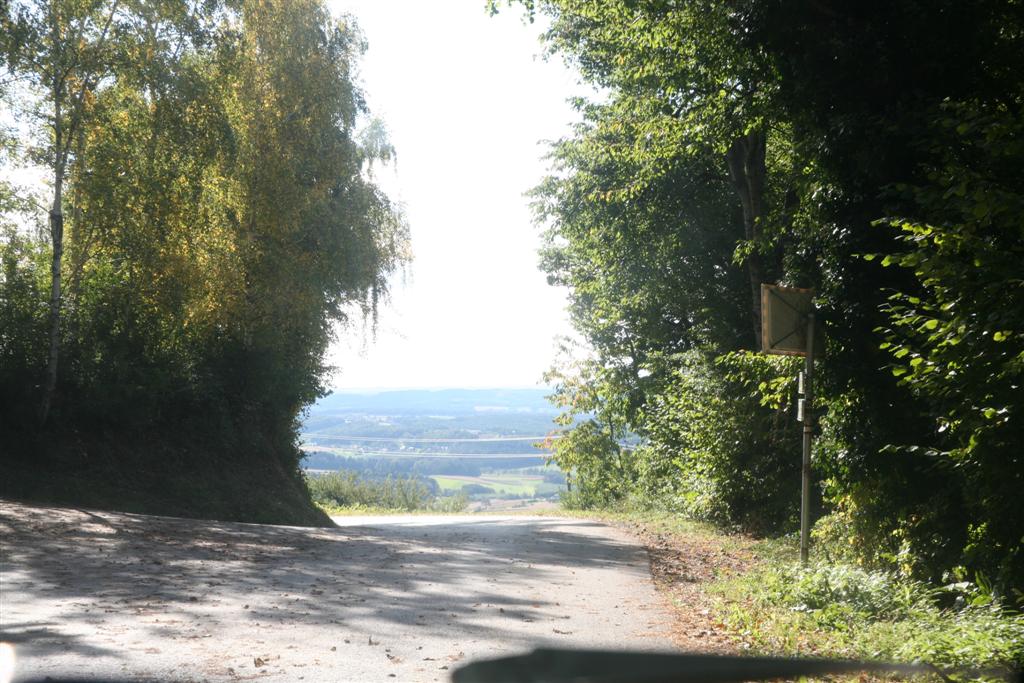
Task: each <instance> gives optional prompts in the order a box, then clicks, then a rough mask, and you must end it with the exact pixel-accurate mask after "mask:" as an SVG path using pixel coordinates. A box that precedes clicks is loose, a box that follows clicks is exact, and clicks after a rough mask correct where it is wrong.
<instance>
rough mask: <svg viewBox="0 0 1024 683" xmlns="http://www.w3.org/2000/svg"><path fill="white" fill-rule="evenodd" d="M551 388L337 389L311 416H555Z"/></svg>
mask: <svg viewBox="0 0 1024 683" xmlns="http://www.w3.org/2000/svg"><path fill="white" fill-rule="evenodd" d="M550 393H551V390H550V389H405V390H397V391H380V392H365V393H364V392H335V393H332V394H330V395H329V396H326V397H324V398H322V399H320V400H319V401H317V402H316V404H314V405H313V406H312V407H311V408H310V409H309V412H310V417H314V416H317V415H324V414H339V413H358V414H376V415H451V416H455V415H480V414H487V413H498V414H501V413H506V414H507V413H514V414H515V413H517V414H536V415H555V414H557V413H558V410H557V409H556V408H554V407H553V406H552V405H551V404H550V403H549V402H548V401H547V399H546V398H545V396H547V395H549V394H550Z"/></svg>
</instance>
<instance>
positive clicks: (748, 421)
mask: <svg viewBox="0 0 1024 683" xmlns="http://www.w3.org/2000/svg"><path fill="white" fill-rule="evenodd" d="M678 361H679V363H680V366H679V369H678V370H677V372H676V374H675V376H674V381H673V382H672V383H671V384H669V385H668V386H667V387H666V388H665V389H664V390H663V391H662V392H661V393H660V394H658V395H657V396H655V397H654V398H653V399H652V400H651V401H650V403H649V405H648V407H647V408H646V410H645V412H644V415H643V418H642V420H643V428H642V429H641V432H642V433H643V435H644V436H645V437H647V440H648V441H647V445H645V446H644V447H643V448H641V449H639V450H638V451H637V463H636V468H637V473H638V476H637V494H638V496H639V497H640V498H642V499H644V498H646V499H650V500H654V501H660V502H662V503H664V504H665V505H667V506H668V507H670V508H673V509H679V510H681V511H683V512H686V513H687V514H689V515H691V516H693V517H695V518H697V519H704V520H710V521H715V522H719V523H724V524H729V525H739V526H741V527H743V528H745V529H748V530H752V531H756V532H762V533H763V532H770V531H779V530H784V529H786V528H788V527H789V526H792V524H793V523H795V514H796V512H797V510H798V504H797V501H798V489H797V487H796V485H795V482H798V481H799V478H800V456H799V454H800V431H799V425H798V423H797V422H796V421H795V419H794V415H793V413H792V411H791V406H792V400H791V399H792V390H793V384H794V382H793V379H794V377H795V374H796V367H795V361H794V360H793V359H791V358H780V357H774V356H765V355H760V354H754V353H740V352H738V353H730V354H726V355H724V356H719V357H717V358H711V357H708V356H707V355H706V354H704V353H702V352H699V351H694V352H689V353H686V354H683V355H681V356H679V357H678Z"/></svg>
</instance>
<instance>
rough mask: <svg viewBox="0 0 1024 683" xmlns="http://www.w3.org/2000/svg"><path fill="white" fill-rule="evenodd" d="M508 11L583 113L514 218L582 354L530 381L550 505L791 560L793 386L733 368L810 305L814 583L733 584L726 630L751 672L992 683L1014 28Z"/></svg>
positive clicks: (1010, 648)
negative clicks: (675, 529) (929, 668)
mask: <svg viewBox="0 0 1024 683" xmlns="http://www.w3.org/2000/svg"><path fill="white" fill-rule="evenodd" d="M505 4H512V5H516V4H519V5H522V6H524V7H525V8H526V12H527V13H532V14H538V15H542V16H544V17H545V19H546V21H547V22H548V23H547V29H546V32H545V34H544V42H545V45H546V47H547V49H548V51H549V53H550V54H551V55H552V56H555V57H557V58H563V59H566V60H567V61H569V62H570V63H572V64H574V65H576V66H578V67H579V69H580V72H581V75H582V78H583V80H584V81H585V82H587V83H588V84H590V85H592V86H593V87H594V88H595V90H596V91H597V92H598V93H600V94H599V95H598V96H595V97H593V98H590V99H587V98H581V99H580V100H578V101H577V102H576V104H577V109H578V112H579V115H580V117H581V122H580V123H578V124H577V125H576V126H575V127H574V129H573V131H572V133H571V134H570V135H568V136H566V137H565V138H564V139H562V140H559V141H557V142H555V143H554V144H553V145H552V146H551V151H550V157H551V160H552V172H551V173H550V174H549V176H548V177H546V178H545V179H543V180H542V181H541V182H540V184H539V185H538V186H537V187H536V188H535V189H534V191H533V198H534V202H535V203H534V207H535V211H536V214H537V219H538V224H539V225H540V226H541V227H542V229H543V230H544V231H545V232H544V235H545V244H544V247H543V249H542V254H541V267H542V269H543V270H544V271H545V272H546V273H547V276H548V280H549V281H550V282H552V283H553V284H556V285H560V286H564V287H566V288H567V290H568V292H569V301H570V313H571V316H572V321H573V324H574V327H575V328H576V330H577V332H578V333H579V336H580V337H581V338H582V339H583V341H584V342H585V343H584V344H579V345H575V344H573V343H570V342H566V344H565V346H564V348H563V353H562V355H561V357H560V358H559V359H558V361H557V362H556V364H555V366H554V367H553V368H552V370H551V372H550V373H549V375H548V379H549V381H550V382H551V383H552V384H554V385H555V387H556V389H555V392H554V397H553V400H554V402H555V403H556V404H557V405H559V406H560V407H561V408H562V409H563V410H564V414H563V415H562V417H561V421H562V423H563V424H564V434H563V437H562V438H561V439H559V440H557V441H554V442H553V443H552V444H551V446H552V449H553V453H554V461H555V462H556V463H557V464H558V465H559V466H560V467H561V468H562V469H563V470H564V471H565V472H566V474H567V477H568V483H569V491H568V492H567V494H566V496H565V497H564V502H565V504H566V505H567V506H569V507H572V508H576V509H580V510H602V509H626V510H632V509H640V510H647V509H650V510H661V511H665V512H666V513H671V514H677V515H680V516H683V517H686V518H688V519H692V520H697V521H701V522H707V523H711V524H714V525H716V526H717V527H719V528H723V529H729V530H736V531H739V532H742V533H745V534H751V535H754V536H756V537H760V538H780V537H787V536H788V535H789V534H792V533H793V532H794V531H795V530H796V529H797V528H798V526H799V519H798V511H799V500H800V497H799V481H800V452H801V448H800V437H801V434H800V424H799V423H798V422H797V420H796V419H795V413H796V405H797V386H796V384H797V383H796V381H795V380H796V374H797V370H798V369H799V363H800V361H799V359H794V358H791V357H782V356H774V355H771V356H770V355H767V354H766V353H765V352H764V351H765V350H764V349H762V348H761V345H762V335H761V333H762V313H763V312H762V310H761V299H760V288H761V285H762V284H765V283H768V284H778V285H782V286H789V287H798V288H806V289H809V290H812V291H813V298H814V304H815V310H816V321H817V322H820V323H821V332H822V335H820V336H818V337H816V338H822V336H823V338H824V345H823V353H822V355H821V357H820V358H819V359H818V360H817V363H816V370H815V377H814V389H815V403H814V405H813V406H811V407H810V408H811V411H812V413H813V414H814V416H815V427H816V430H817V432H818V433H817V435H816V439H815V449H814V458H813V461H812V468H813V480H814V487H813V491H812V500H811V506H812V519H813V520H814V521H815V524H814V530H813V534H814V538H815V543H816V546H815V552H816V553H818V557H819V559H820V560H821V561H822V564H821V565H816V566H814V567H811V568H809V569H806V570H801V569H797V568H794V567H792V566H791V565H788V564H785V563H783V564H773V563H771V562H769V563H767V564H765V563H761V564H758V565H757V566H756V567H755V569H754V570H753V571H754V573H753V574H751V575H750V576H749V577H748V578H746V579H743V580H740V581H739V582H738V583H735V584H733V585H732V587H731V588H729V589H723V590H725V593H723V595H730V596H732V600H733V602H732V604H733V605H734V607H733V611H732V612H731V616H729V623H730V624H732V625H733V627H734V628H735V629H736V630H737V631H738V632H739V633H743V632H749V634H750V641H749V643H748V644H750V645H751V646H752V647H753V646H757V647H763V648H766V649H773V648H774V649H777V650H782V651H793V650H795V649H799V648H802V647H803V648H807V647H810V643H812V642H819V643H820V647H821V648H822V649H823V651H828V652H832V653H837V654H851V653H853V654H857V655H858V656H865V655H871V656H898V657H900V658H911V659H915V658H924V659H929V660H935V661H937V662H967V661H969V660H970V661H972V662H973V663H991V662H996V661H1001V662H1003V663H1005V664H1011V663H1020V645H1019V644H1020V642H1021V639H1020V621H1019V617H1017V616H1014V612H1013V610H1020V609H1022V608H1024V602H1022V598H1024V596H1022V595H1021V592H1020V591H1021V589H1022V587H1024V537H1022V535H1021V529H1022V528H1024V506H1021V505H1020V504H1019V498H1020V494H1019V492H1020V491H1022V490H1024V449H1022V445H1024V420H1022V419H1021V418H1022V416H1024V391H1021V386H1022V384H1024V280H1022V279H1021V277H1020V263H1021V258H1022V256H1024V231H1022V229H1021V221H1020V216H1021V215H1022V209H1024V175H1021V173H1020V161H1021V159H1024V146H1022V140H1024V53H1022V52H1021V50H1020V49H1019V36H1020V35H1021V33H1022V31H1024V22H1022V16H1021V13H1020V12H1019V11H1018V10H1019V7H1017V4H1016V3H1013V2H1007V1H1006V0H983V1H981V2H977V3H971V4H970V6H967V5H964V4H963V3H960V2H956V1H955V0H940V1H938V2H933V3H929V4H928V6H927V7H926V8H922V6H921V5H920V4H919V3H916V2H913V1H911V0H906V1H902V0H899V1H896V2H891V3H886V4H884V5H871V6H870V7H868V6H861V5H856V6H854V5H850V4H849V3H838V2H824V3H813V6H811V5H806V4H801V5H790V4H786V3H781V4H780V3H763V2H756V1H754V0H750V1H741V2H732V3H727V4H722V3H716V2H710V1H708V2H705V1H703V0H689V1H687V2H680V3H663V2H653V1H651V2H648V1H645V0H641V1H640V2H636V1H634V0H610V1H609V2H604V3H601V5H600V7H592V6H590V5H588V4H587V3H580V2H577V1H575V0H536V1H534V0H522V2H519V3H517V2H514V1H512V2H509V3H500V2H492V9H494V10H495V11H499V9H500V11H508V10H506V9H504V7H499V5H502V6H503V5H505ZM909 46H913V47H909ZM637 437H638V438H639V441H638V442H637V441H636V438H637ZM958 591H959V595H956V593H957V592H958ZM723 599H724V598H723ZM944 632H945V633H944ZM823 634H825V635H823ZM872 642H876V645H875V646H874V650H872V646H871V643H872ZM803 651H807V650H803Z"/></svg>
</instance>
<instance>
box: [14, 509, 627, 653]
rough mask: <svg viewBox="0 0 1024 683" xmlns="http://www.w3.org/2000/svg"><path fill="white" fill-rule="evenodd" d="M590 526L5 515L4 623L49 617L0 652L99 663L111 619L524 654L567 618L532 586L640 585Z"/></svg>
mask: <svg viewBox="0 0 1024 683" xmlns="http://www.w3.org/2000/svg"><path fill="white" fill-rule="evenodd" d="M600 527H601V525H599V524H596V523H594V522H589V521H586V520H572V519H558V520H552V519H536V518H527V517H524V518H511V519H506V520H504V521H501V523H498V522H497V520H489V519H486V518H484V519H480V520H473V521H472V522H468V523H464V524H459V525H458V526H456V527H445V526H444V525H443V524H442V525H440V526H436V525H431V524H423V523H420V524H411V525H385V526H376V527H374V526H347V527H343V528H336V529H322V528H305V527H303V528H298V527H274V526H262V525H251V524H239V523H225V522H204V521H195V520H182V519H174V518H162V517H149V516H143V515H131V514H120V513H105V512H89V511H84V510H71V509H58V508H34V507H28V506H22V505H20V504H16V503H10V502H3V503H2V504H0V532H2V534H3V541H4V542H3V545H4V551H3V573H4V577H3V578H4V580H3V604H4V606H5V611H7V609H8V608H9V609H10V610H11V612H12V615H14V614H16V615H19V616H22V615H30V614H32V613H33V611H36V612H38V611H40V610H39V609H37V608H40V609H41V608H42V607H43V606H49V607H48V608H47V609H48V610H49V612H48V614H49V616H50V617H51V618H48V619H46V620H45V623H35V624H34V623H29V622H28V621H27V620H26V621H22V622H19V621H18V619H17V618H16V617H15V616H11V617H10V618H9V617H8V616H4V617H3V619H2V621H0V640H6V641H8V642H11V641H16V642H21V643H25V644H26V646H28V647H30V648H32V649H33V650H34V651H36V652H38V653H40V654H46V653H48V652H53V651H54V650H53V648H61V649H62V650H63V651H71V652H78V653H80V654H83V655H96V654H109V653H101V652H98V651H97V648H96V646H95V645H93V644H90V643H86V642H85V641H84V640H83V638H82V636H81V635H80V634H81V633H82V632H83V630H86V629H87V627H88V625H89V624H90V623H91V622H93V621H95V619H96V617H97V614H100V615H102V614H113V615H118V616H119V617H122V618H127V619H129V620H130V621H131V622H132V623H133V624H135V628H141V629H145V630H146V633H148V635H149V637H151V638H153V639H168V638H170V639H179V638H194V637H211V636H212V637H215V635H216V629H217V627H218V625H219V624H222V623H225V622H227V621H231V622H233V623H237V622H239V621H241V622H242V623H244V624H245V625H246V628H251V629H252V632H253V634H254V636H253V637H268V634H270V635H272V634H273V632H274V630H275V629H277V628H280V627H282V626H285V625H310V626H321V627H336V628H338V629H341V630H344V629H346V628H350V626H349V624H350V623H351V622H353V621H358V622H359V623H360V624H362V625H363V626H362V628H367V627H366V626H365V625H366V624H367V623H369V624H371V625H373V627H375V628H377V629H379V630H378V634H384V633H387V632H389V630H390V629H391V628H392V627H393V626H396V625H402V626H404V627H409V628H412V629H413V630H414V631H415V630H416V629H420V628H422V629H423V633H430V632H432V631H434V630H436V629H444V630H445V631H446V632H450V633H452V634H455V635H461V636H463V637H467V638H469V637H473V638H483V637H491V638H496V639H500V640H502V641H503V642H507V643H509V644H510V645H513V646H515V645H522V646H532V645H536V644H537V642H536V640H535V638H533V639H531V637H530V636H528V635H527V634H526V633H525V632H524V630H523V629H522V628H520V626H521V625H522V624H523V623H524V622H527V623H528V622H532V621H541V620H543V621H546V622H547V621H550V622H551V623H552V624H554V625H556V626H557V624H560V623H564V621H560V620H564V619H568V618H569V616H570V615H568V614H567V613H566V612H567V611H568V609H567V608H566V607H565V606H563V605H561V604H560V602H559V601H558V600H551V599H550V598H548V599H542V598H541V597H539V596H540V595H541V594H542V593H544V592H547V593H548V594H550V591H542V590H541V587H542V586H543V587H545V588H547V587H549V586H551V585H552V584H554V585H556V586H557V585H560V584H559V582H564V581H565V576H566V575H565V572H564V571H563V570H560V569H561V568H563V567H565V566H571V567H573V568H588V567H590V568H593V567H601V568H608V569H611V570H615V571H618V572H627V573H628V572H632V573H637V574H638V575H639V574H643V573H645V572H646V566H647V562H646V555H645V552H644V551H643V550H642V549H641V548H639V547H638V546H636V545H633V544H630V543H625V542H618V541H616V540H614V539H613V538H609V537H608V536H607V535H606V534H602V533H600ZM534 594H536V595H534ZM44 611H45V610H44ZM53 616H56V617H57V618H52V617H53ZM551 630H553V631H554V633H560V632H561V631H559V630H558V629H557V628H555V627H552V629H551ZM260 634H264V635H262V636H261V635H260ZM355 635H358V637H364V636H365V637H367V638H368V639H369V641H370V642H371V643H372V641H373V639H374V637H375V636H374V634H373V633H369V634H365V633H362V632H360V633H359V634H354V637H355Z"/></svg>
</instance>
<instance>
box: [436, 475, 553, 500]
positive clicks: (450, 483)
mask: <svg viewBox="0 0 1024 683" xmlns="http://www.w3.org/2000/svg"><path fill="white" fill-rule="evenodd" d="M431 479H433V480H434V481H436V482H437V485H438V486H440V487H441V490H442V491H446V492H447V491H453V492H454V491H461V490H462V487H463V486H465V485H467V484H477V485H479V486H486V487H487V488H489V489H492V490H493V491H494V492H495V493H496V494H505V495H510V496H521V495H524V494H525V495H528V496H538V495H545V494H548V493H554V492H556V491H558V490H559V489H560V487H559V486H558V485H556V484H549V483H547V482H545V481H544V479H543V477H540V476H537V475H521V474H482V475H480V476H479V477H469V476H456V475H440V474H435V475H431Z"/></svg>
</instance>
